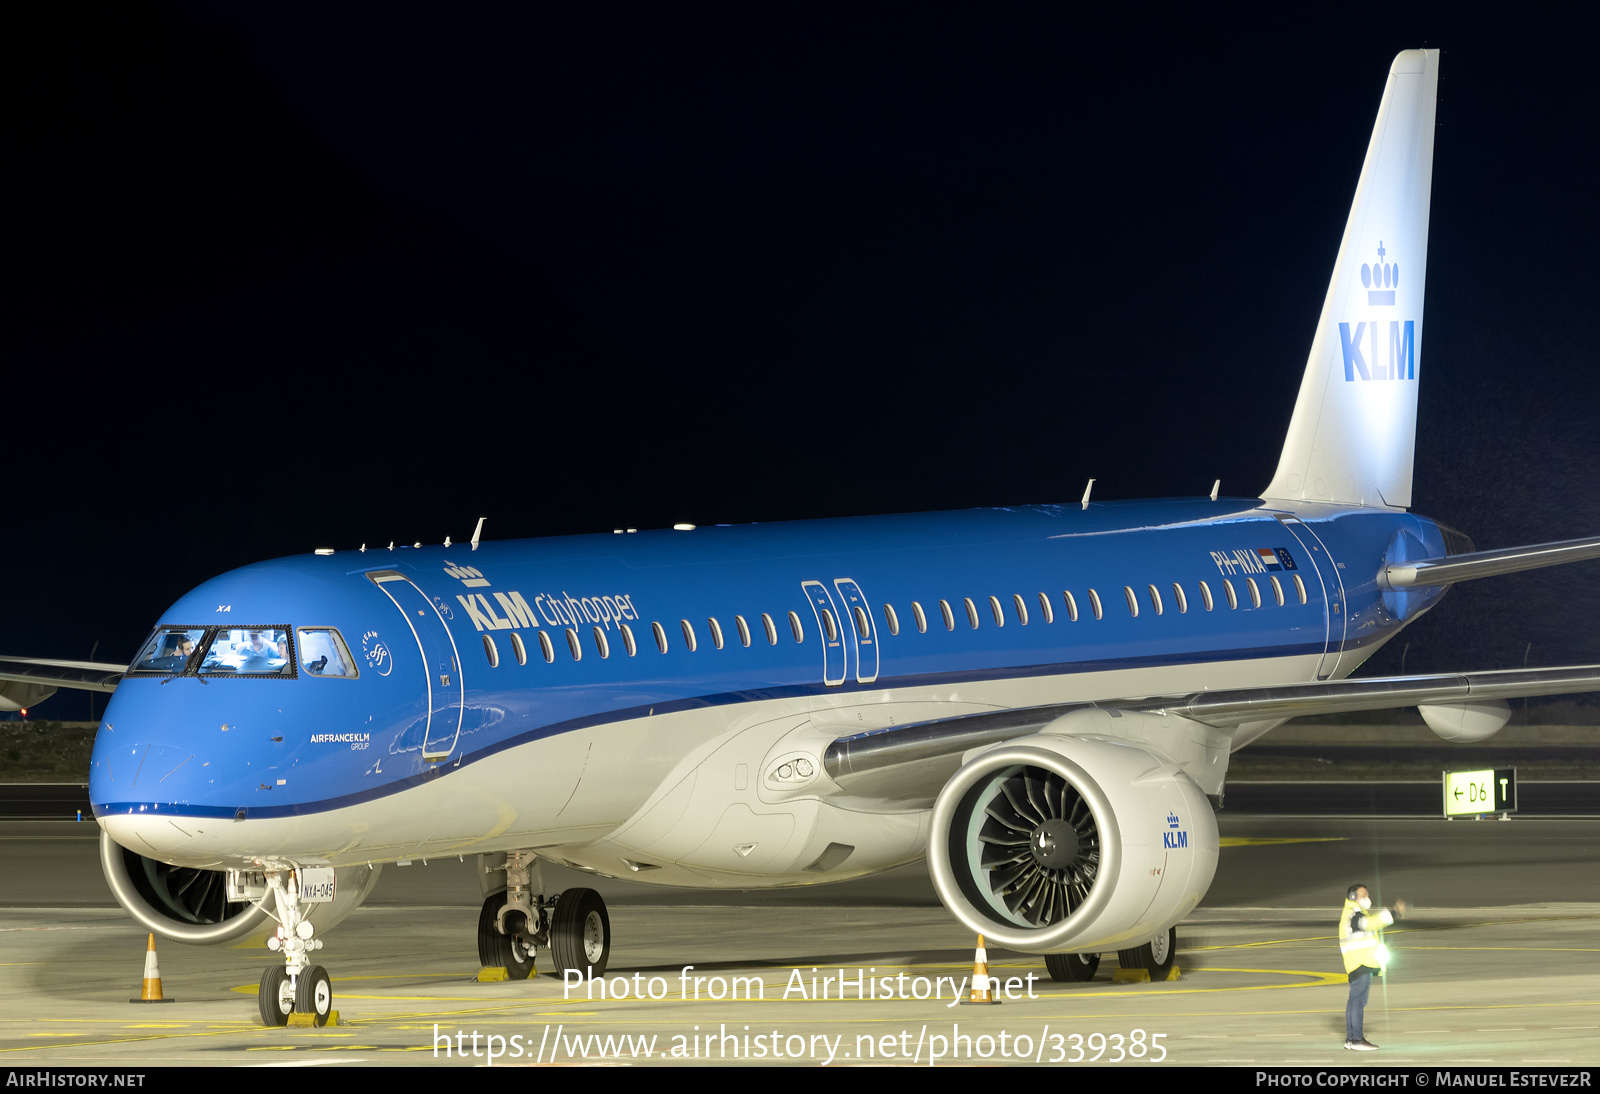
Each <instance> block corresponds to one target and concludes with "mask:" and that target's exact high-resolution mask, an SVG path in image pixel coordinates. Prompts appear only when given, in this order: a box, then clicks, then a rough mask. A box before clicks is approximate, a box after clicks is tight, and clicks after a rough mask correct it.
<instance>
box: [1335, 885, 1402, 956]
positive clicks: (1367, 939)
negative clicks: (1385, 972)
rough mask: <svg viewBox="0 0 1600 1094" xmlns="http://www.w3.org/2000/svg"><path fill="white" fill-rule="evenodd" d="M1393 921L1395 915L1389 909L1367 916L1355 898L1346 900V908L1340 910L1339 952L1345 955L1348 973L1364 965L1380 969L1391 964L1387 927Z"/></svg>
mask: <svg viewBox="0 0 1600 1094" xmlns="http://www.w3.org/2000/svg"><path fill="white" fill-rule="evenodd" d="M1393 922H1394V915H1393V914H1391V913H1390V912H1389V911H1388V909H1384V910H1383V911H1381V912H1379V913H1378V914H1377V915H1367V914H1366V913H1365V912H1363V911H1362V910H1361V905H1359V904H1357V903H1356V902H1355V901H1353V900H1346V901H1345V902H1344V911H1342V912H1340V913H1339V953H1340V954H1342V955H1343V956H1344V971H1345V972H1346V973H1352V972H1355V971H1356V970H1357V969H1359V968H1360V967H1361V966H1363V965H1367V966H1369V967H1371V968H1374V969H1379V968H1382V967H1383V966H1384V965H1386V964H1387V963H1388V960H1387V958H1388V952H1387V951H1386V950H1385V949H1384V945H1383V929H1384V928H1385V927H1387V926H1389V925H1390V924H1391V923H1393Z"/></svg>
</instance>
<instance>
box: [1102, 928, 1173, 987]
mask: <svg viewBox="0 0 1600 1094" xmlns="http://www.w3.org/2000/svg"><path fill="white" fill-rule="evenodd" d="M1177 960H1178V928H1177V927H1175V926H1174V927H1168V928H1167V930H1166V934H1165V936H1164V937H1158V938H1156V939H1155V940H1153V941H1150V942H1146V943H1145V944H1144V945H1143V946H1135V947H1134V948H1133V949H1131V950H1118V951H1117V963H1118V964H1120V965H1121V966H1122V967H1123V968H1125V969H1149V970H1150V979H1152V980H1165V979H1166V978H1167V974H1169V973H1170V972H1172V966H1173V965H1174V964H1175V963H1176V962H1177Z"/></svg>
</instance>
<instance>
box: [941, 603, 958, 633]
mask: <svg viewBox="0 0 1600 1094" xmlns="http://www.w3.org/2000/svg"><path fill="white" fill-rule="evenodd" d="M939 615H940V617H941V618H943V619H944V629H945V630H947V631H953V630H955V629H956V614H955V613H954V612H952V611H951V610H950V602H949V601H948V600H940V601H939Z"/></svg>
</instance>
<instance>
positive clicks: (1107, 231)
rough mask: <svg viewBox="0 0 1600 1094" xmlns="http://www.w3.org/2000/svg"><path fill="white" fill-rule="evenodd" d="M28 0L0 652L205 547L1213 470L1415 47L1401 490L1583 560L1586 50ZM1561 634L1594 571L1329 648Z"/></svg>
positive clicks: (16, 135) (146, 604)
mask: <svg viewBox="0 0 1600 1094" xmlns="http://www.w3.org/2000/svg"><path fill="white" fill-rule="evenodd" d="M14 7H20V6H14ZM28 7H29V8H33V9H36V10H29V11H25V12H24V11H20V10H11V11H8V14H7V15H6V16H4V19H5V24H4V27H5V29H4V35H3V37H4V41H5V49H6V53H7V55H8V56H7V61H6V67H7V71H8V73H10V75H11V77H12V80H11V82H12V87H13V90H12V94H11V95H10V96H9V99H10V105H11V110H10V111H9V112H8V113H9V114H10V115H11V117H12V121H13V125H12V126H10V127H9V128H10V130H11V137H10V142H9V143H10V145H11V148H10V154H9V155H8V156H7V157H6V159H7V163H8V170H7V175H8V176H9V182H10V185H9V186H8V187H7V189H8V190H9V192H10V193H11V195H12V196H11V198H10V199H8V201H7V204H6V208H7V211H8V216H7V218H6V219H7V222H8V224H7V226H8V231H7V233H6V245H5V248H4V253H5V256H6V264H7V267H8V273H9V276H8V278H7V291H6V293H5V310H4V315H5V322H4V333H3V338H4V342H3V344H4V346H5V362H6V363H5V368H4V373H3V375H4V377H5V380H4V395H5V400H4V407H5V410H6V424H7V429H6V431H5V434H4V441H3V443H4V445H5V452H6V467H7V469H8V472H9V474H8V475H7V485H8V490H7V492H6V506H5V512H6V518H7V519H6V523H7V529H6V535H5V536H4V552H5V554H4V565H3V567H0V575H3V576H0V581H3V583H4V584H3V600H0V605H3V611H4V616H3V619H4V638H3V640H0V653H7V654H13V655H33V656H53V657H66V658H87V657H89V655H90V653H91V650H92V649H93V650H95V651H96V652H95V657H96V658H97V659H100V660H125V659H128V658H130V657H131V656H132V654H133V653H134V652H135V649H136V647H137V645H138V643H139V642H140V641H141V640H142V639H143V637H144V636H145V635H146V634H147V633H148V631H149V628H150V627H151V626H152V625H153V624H154V623H155V622H156V621H157V619H158V618H159V617H160V616H161V613H162V612H163V611H164V610H165V608H166V607H167V605H168V604H170V603H171V602H172V601H174V600H175V599H176V598H177V597H178V596H179V595H180V594H182V593H183V592H184V591H185V590H186V589H188V588H190V587H192V586H194V585H196V584H198V583H199V582H201V581H203V580H205V579H206V578H209V577H211V576H214V575H215V574H217V573H220V572H222V571H224V570H227V569H230V568H232V567H235V566H239V565H243V564H245V563H249V562H253V561H257V560H260V559H264V558H270V557H273V556H278V555H284V554H291V553H296V552H301V551H309V550H310V549H312V548H313V547H320V546H332V547H340V548H348V547H355V546H358V545H359V544H360V543H362V542H367V543H371V544H380V543H381V544H386V543H387V542H388V541H390V540H399V541H402V542H411V541H415V540H422V541H425V542H427V541H431V542H439V541H442V540H443V539H444V537H445V536H446V535H450V536H452V537H454V538H455V539H457V540H460V539H464V538H466V537H467V536H469V535H470V534H471V531H472V527H473V524H474V522H475V521H476V519H477V518H478V517H479V516H480V515H486V516H487V517H488V518H489V519H488V524H487V528H486V535H488V536H490V537H493V538H511V537H522V536H545V535H561V534H568V533H579V532H595V531H609V530H610V529H612V528H614V527H623V526H627V527H639V528H649V527H661V526H664V525H670V524H671V523H673V522H675V521H691V522H694V523H698V524H714V523H732V522H744V521H775V520H789V519H799V518H807V517H820V516H841V515H850V514H864V513H883V512H897V511H906V510H928V509H950V508H963V507H970V506H980V505H1006V504H1014V503H1026V502H1049V501H1071V500H1076V499H1077V497H1078V496H1079V494H1080V493H1081V492H1082V489H1083V483H1084V480H1085V479H1087V478H1088V477H1090V476H1094V477H1096V478H1098V479H1099V484H1098V485H1097V487H1096V496H1097V498H1100V499H1113V498H1136V497H1161V496H1174V495H1198V494H1203V493H1206V492H1208V491H1209V490H1210V487H1211V482H1212V480H1213V479H1215V478H1219V477H1220V478H1221V479H1222V484H1223V492H1224V493H1225V494H1231V495H1236V496H1254V495H1255V493H1256V492H1257V491H1259V490H1260V489H1261V488H1262V487H1263V486H1265V484H1266V482H1267V480H1268V479H1269V478H1270V477H1271V473H1272V471H1273V468H1274V467H1275V465H1276V461H1277V454H1278V450H1279V447H1280V446H1281V443H1282V439H1283V434H1284V431H1285V429H1286V427H1287V424H1288V420H1289V415H1290V412H1291V410H1292V409H1293V405H1294V400H1295V395H1296V392H1297V391H1298V387H1299V383H1300V376H1301V372H1302V371H1303V369H1304V365H1305V358H1306V353H1307V351H1308V349H1309V347H1310V342H1311V336H1312V332H1313V326H1314V324H1315V321H1316V318H1317V314H1318V311H1319V309H1320V307H1321V304H1322V299H1323V294H1324V292H1325V290H1326V288H1327V279H1328V276H1329V273H1330V271H1331V268H1332V263H1333V259H1334V255H1335V252H1336V251H1337V248H1338V243H1339V239H1340V234H1341V232H1342V230H1343V226H1344V220H1345V216H1346V214H1347V212H1348V210H1349V205H1350V200H1351V196H1352V193H1353V191H1354V187H1355V182H1356V177H1357V175H1358V173H1359V171H1360V167H1361V161H1362V157H1363V155H1364V153H1365V149H1366V143H1367V139H1368V136H1369V134H1370V131H1371V126H1372V122H1373V117H1374V115H1375V113H1376V110H1377V106H1378V100H1379V98H1380V96H1381V94H1382V91H1383V86H1384V78H1385V75H1386V73H1387V69H1388V65H1389V62H1390V60H1391V59H1392V58H1393V56H1394V54H1395V53H1396V52H1398V51H1399V50H1401V49H1404V48H1408V47H1418V46H1423V45H1427V46H1429V47H1438V48H1442V49H1443V50H1444V56H1443V59H1442V62H1441V66H1440V72H1441V80H1440V85H1439V90H1440V103H1439V108H1438V120H1439V128H1438V131H1437V135H1436V143H1435V161H1434V180H1433V186H1434V189H1433V213H1432V221H1431V239H1430V246H1429V251H1430V253H1429V262H1428V285H1427V305H1426V326H1425V334H1424V339H1423V343H1422V352H1421V357H1420V360H1419V367H1420V373H1421V377H1422V380H1421V408H1420V418H1419V428H1418V453H1417V470H1416V494H1415V506H1414V507H1415V509H1416V511H1418V512H1421V513H1424V514H1427V515H1429V516H1432V517H1435V518H1437V519H1440V520H1442V521H1445V522H1447V523H1449V524H1452V525H1454V526H1456V527H1458V528H1460V529H1461V530H1463V531H1465V532H1467V533H1468V534H1469V535H1471V536H1473V537H1474V539H1475V540H1476V541H1477V544H1478V546H1479V547H1481V548H1491V547H1500V546H1510V545H1513V544H1517V543H1529V542H1538V541H1544V540H1552V539H1561V538H1567V537H1573V536H1580V535H1594V534H1600V474H1597V472H1600V379H1597V367H1600V323H1597V315H1596V307H1597V304H1596V301H1597V297H1600V276H1597V270H1596V263H1597V256H1600V212H1597V210H1596V207H1595V191H1596V186H1595V181H1594V180H1595V178H1596V169H1597V167H1600V155H1597V152H1596V147H1597V141H1596V138H1597V135H1600V134H1597V132H1596V129H1597V122H1596V118H1597V116H1600V110H1597V108H1600V90H1597V85H1596V80H1595V77H1594V75H1593V73H1592V72H1591V71H1590V68H1589V64H1588V57H1587V45H1586V43H1588V42H1589V41H1591V40H1592V38H1593V31H1594V29H1595V28H1594V27H1593V26H1590V25H1578V24H1576V23H1566V24H1562V23H1555V22H1551V23H1547V24H1543V25H1539V24H1536V23H1535V22H1533V21H1532V20H1531V19H1529V18H1528V17H1525V16H1514V17H1512V18H1514V19H1520V20H1521V21H1520V22H1508V21H1507V17H1506V15H1505V12H1506V11H1507V10H1509V9H1501V11H1500V13H1499V14H1498V15H1497V17H1496V18H1495V19H1494V20H1487V19H1485V20H1479V19H1477V18H1474V17H1472V16H1469V15H1468V14H1466V13H1465V11H1464V10H1463V9H1461V8H1459V7H1454V8H1450V9H1441V10H1440V11H1438V12H1431V11H1429V10H1428V9H1423V8H1401V7H1398V6H1392V5H1381V6H1379V7H1378V8H1372V7H1371V6H1366V7H1362V8H1360V9H1359V12H1358V10H1357V9H1356V8H1348V9H1347V10H1346V11H1345V13H1344V14H1336V13H1334V12H1333V11H1332V9H1329V10H1328V11H1324V12H1322V13H1321V14H1320V15H1319V16H1318V18H1317V19H1316V20H1315V21H1314V22H1313V21H1305V22H1298V21H1295V20H1294V19H1292V18H1288V17H1278V16H1273V17H1271V18H1265V19H1263V18H1243V17H1240V18H1218V17H1214V16H1210V15H1208V16H1206V17H1205V18H1197V19H1195V20H1193V21H1190V22H1187V23H1182V24H1176V23H1169V22H1165V21H1163V19H1164V17H1158V14H1157V12H1158V9H1156V8H1148V9H1143V10H1140V11H1138V12H1137V13H1136V14H1135V15H1134V16H1132V17H1130V18H1129V21H1127V22H1122V23H1113V22H1105V21H1097V20H1104V19H1105V18H1106V17H1104V16H1102V15H1098V14H1097V15H1093V16H1086V15H1084V14H1082V12H1081V11H1079V10H1077V9H1076V7H1075V6H1068V5H1043V6H1037V7H1035V6H1028V5H1013V6H1009V7H1006V8H1004V9H1001V10H999V11H998V12H997V11H996V10H992V9H993V8H994V6H993V5H977V4H974V5H970V6H969V7H967V8H965V9H961V8H954V7H943V8H933V7H929V6H914V5H905V6H866V7H865V8H863V7H862V6H859V5H838V6H827V5H818V4H795V5H768V4H761V5H732V4H729V5H720V6H708V5H688V4H673V5H643V4H641V5H630V6H616V5H607V4H600V3H582V4H570V5H559V6H550V5H534V4H518V5H507V6H504V7H494V6H491V5H477V6H473V7H471V8H470V9H468V10H462V9H461V8H460V7H459V6H451V7H449V8H446V7H444V6H440V5H430V6H419V7H415V8H407V7H405V6H403V5H394V4H381V5H379V4H372V5H341V6H339V7H338V9H337V10H334V11H330V10H328V9H329V7H330V6H328V5H321V4H284V3H279V4H272V5H265V4H259V5H250V6H245V5H236V4H220V5H219V4H207V5H203V6H202V5H194V6H192V7H186V6H164V5H157V4H149V3H116V4H98V5H97V4H76V5H30V6H28ZM1597 609H1600V563H1585V564H1579V565H1577V566H1573V567H1569V568H1564V569H1558V570H1545V571H1541V572H1539V573H1536V574H1530V575H1522V576H1513V577H1503V578H1497V579H1490V580H1489V581H1485V582H1477V583H1473V584H1468V585H1464V586H1461V587H1459V588H1457V589H1455V590H1454V591H1453V592H1452V593H1451V595H1450V596H1449V597H1447V598H1446V599H1445V601H1444V603H1443V604H1442V605H1441V607H1440V608H1438V609H1437V610H1436V611H1435V612H1434V613H1432V614H1431V615H1430V616H1429V617H1428V618H1426V619H1425V620H1423V621H1422V622H1420V623H1418V624H1417V625H1416V626H1414V627H1413V628H1411V629H1410V630H1408V631H1407V632H1406V635H1405V636H1404V637H1403V638H1402V639H1400V640H1399V641H1397V642H1396V643H1394V644H1393V645H1392V646H1391V647H1390V648H1388V649H1386V650H1384V651H1383V652H1381V653H1380V654H1379V655H1378V656H1377V657H1375V658H1374V659H1373V661H1371V662H1369V666H1368V668H1367V669H1365V670H1363V671H1364V672H1368V673H1382V672H1394V671H1398V669H1399V663H1400V657H1401V655H1402V649H1403V647H1404V645H1405V643H1407V642H1409V643H1410V650H1409V653H1407V655H1406V656H1407V662H1406V668H1407V670H1410V671H1447V670H1452V669H1468V668H1472V669H1485V668H1501V667H1511V666H1515V665H1519V664H1521V663H1522V660H1523V657H1524V655H1525V654H1526V656H1527V657H1528V663H1529V664H1532V665H1550V664H1562V663H1575V662H1595V661H1600V627H1597V626H1596V620H1597V619H1600V610H1597ZM96 643H98V646H96ZM1529 643H1531V650H1530V649H1529V648H1528V644H1529ZM87 702H88V700H87V698H86V697H84V696H83V695H82V694H78V695H76V696H74V695H71V694H66V693H64V694H63V695H61V696H58V697H57V698H56V699H53V700H50V701H49V702H48V703H47V704H45V705H43V706H41V707H40V708H38V712H39V714H40V715H41V716H44V717H84V716H85V715H86V710H84V711H79V710H77V709H76V708H78V707H85V706H86V704H87Z"/></svg>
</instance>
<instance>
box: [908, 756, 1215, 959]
mask: <svg viewBox="0 0 1600 1094" xmlns="http://www.w3.org/2000/svg"><path fill="white" fill-rule="evenodd" d="M930 827H931V835H930V837H929V841H928V865H929V871H930V873H931V874H932V876H933V883H934V887H935V889H936V890H937V891H938V893H939V898H940V899H941V900H942V901H943V902H944V904H945V906H946V907H947V908H949V909H950V911H951V912H952V913H954V914H955V916H956V918H958V919H959V920H961V922H962V923H965V924H966V925H967V926H968V927H970V928H972V929H973V930H974V931H977V932H979V933H981V934H983V935H984V936H986V938H987V939H988V940H990V941H992V942H996V943H999V944H1000V945H1003V946H1007V947H1011V948H1013V949H1019V950H1023V951H1027V952H1032V953H1084V952H1098V951H1101V950H1109V949H1114V948H1130V947H1133V946H1138V945H1142V944H1143V943H1145V942H1147V941H1149V940H1150V939H1151V938H1153V937H1155V936H1156V935H1157V934H1159V933H1160V932H1162V931H1165V930H1166V929H1167V928H1168V927H1170V926H1171V925H1173V924H1175V923H1177V922H1178V921H1179V920H1180V919H1182V918H1183V917H1184V916H1185V915H1187V914H1188V913H1189V912H1190V911H1191V910H1192V909H1193V908H1194V906H1195V905H1196V904H1198V903H1199V902H1200V898H1201V897H1202V896H1204V895H1205V892H1206V889H1207V888H1208V887H1209V886H1210V885H1211V878H1212V875H1213V874H1215V873H1216V868H1217V850H1218V842H1217V824H1216V819H1215V817H1214V816H1213V815H1212V812H1211V804H1210V802H1208V801H1207V800H1206V797H1205V795H1204V794H1203V793H1201V791H1200V788H1199V787H1198V786H1196V785H1195V783H1194V780H1192V779H1191V778H1190V777H1189V776H1188V775H1186V774H1184V773H1183V771H1181V770H1180V769H1179V768H1178V766H1177V765H1176V764H1173V763H1170V762H1168V761H1167V760H1164V759H1162V758H1161V757H1159V756H1157V755H1155V754H1154V753H1153V752H1151V751H1149V750H1148V749H1145V748H1142V747H1140V746H1138V745H1133V744H1129V743H1126V742H1123V741H1118V740H1114V739H1104V738H1100V739H1097V738H1087V737H1067V736H1059V735H1053V734H1051V733H1049V732H1048V730H1047V731H1045V732H1043V733H1041V734H1039V735H1037V736H1033V737H1025V738H1022V739H1020V740H1016V741H1011V742H1008V743H1006V744H1004V745H1000V746H997V747H994V748H990V749H987V750H985V751H982V752H979V753H977V754H975V755H971V756H969V758H968V762H967V763H966V764H965V765H964V766H963V767H962V768H961V769H960V770H959V771H957V772H956V773H955V775H954V776H953V777H952V778H951V779H950V781H949V782H948V783H947V784H945V788H944V790H943V791H941V792H940V794H939V797H938V799H937V800H936V801H935V802H934V806H933V816H932V820H931V826H930Z"/></svg>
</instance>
